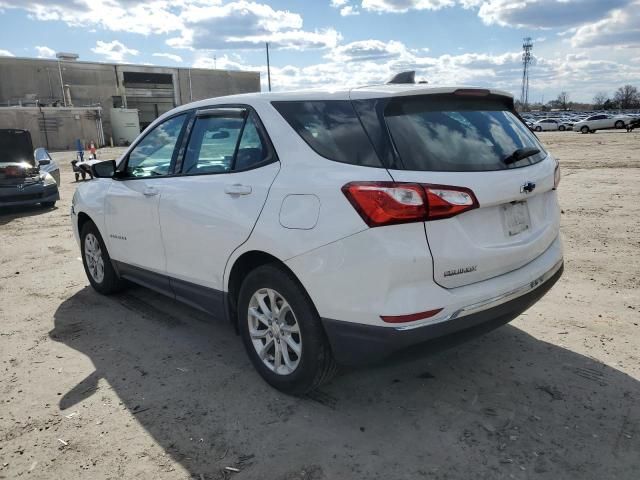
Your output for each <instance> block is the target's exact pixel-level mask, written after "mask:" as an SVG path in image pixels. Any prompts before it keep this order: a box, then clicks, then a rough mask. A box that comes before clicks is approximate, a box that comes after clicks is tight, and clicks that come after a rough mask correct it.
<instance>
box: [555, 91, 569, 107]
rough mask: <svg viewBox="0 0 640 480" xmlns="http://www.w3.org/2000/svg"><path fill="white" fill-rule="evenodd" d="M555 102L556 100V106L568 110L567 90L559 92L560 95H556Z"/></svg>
mask: <svg viewBox="0 0 640 480" xmlns="http://www.w3.org/2000/svg"><path fill="white" fill-rule="evenodd" d="M556 102H557V104H558V106H559V107H560V108H561V109H562V110H568V109H569V94H568V93H567V92H560V95H558V98H557V99H556Z"/></svg>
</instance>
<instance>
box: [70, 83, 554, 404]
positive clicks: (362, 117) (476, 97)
mask: <svg viewBox="0 0 640 480" xmlns="http://www.w3.org/2000/svg"><path fill="white" fill-rule="evenodd" d="M93 170H94V172H93V173H94V174H95V177H96V180H95V181H91V182H88V183H87V184H82V185H80V186H79V187H78V189H77V191H76V194H75V195H74V199H73V206H72V212H71V213H72V215H71V218H72V222H73V228H74V231H75V235H76V238H77V240H78V241H79V244H80V248H81V250H82V259H83V262H84V266H85V270H86V273H87V276H88V278H89V281H90V282H91V284H92V285H93V287H94V288H95V289H96V290H97V291H98V292H100V293H104V294H108V293H111V292H114V291H117V290H119V289H120V288H122V287H123V286H124V285H125V282H124V280H125V279H126V280H130V281H133V282H135V283H139V284H142V285H145V286H147V287H150V288H153V289H155V290H157V291H159V292H162V293H165V294H167V295H169V296H171V297H174V298H176V299H178V300H181V301H183V302H186V303H188V304H190V305H193V306H196V307H198V308H201V309H203V310H205V311H207V312H211V313H212V314H218V315H220V316H221V317H224V318H226V319H227V320H228V321H230V322H231V323H232V324H233V325H235V326H236V328H237V329H238V331H239V333H240V335H241V336H242V339H243V341H244V344H245V346H246V349H247V352H248V354H249V356H250V358H251V360H252V362H253V364H254V365H255V367H256V369H257V370H258V371H259V372H260V374H261V375H262V376H263V377H264V379H265V380H266V381H267V382H269V383H270V384H271V385H273V386H274V387H276V388H278V389H281V390H283V391H286V392H289V393H302V392H306V391H308V390H311V389H313V388H315V387H317V386H318V385H319V384H321V383H322V382H324V381H326V380H327V379H329V378H330V377H331V375H332V374H333V372H334V371H335V369H336V365H337V364H348V365H357V364H364V363H369V362H372V361H376V360H381V359H384V358H386V357H388V356H389V355H391V354H392V353H394V352H396V351H399V350H402V349H404V348H405V347H408V346H412V345H416V344H423V343H424V342H426V341H428V340H432V339H434V338H437V337H441V336H444V335H448V334H451V333H454V332H457V331H461V330H465V331H467V332H477V331H481V330H482V331H483V330H486V329H488V328H493V327H496V326H498V325H501V324H503V323H506V322H508V321H510V320H512V319H513V318H515V317H516V316H518V315H519V314H520V313H521V312H522V311H524V310H525V309H527V308H528V307H529V306H530V305H532V304H533V303H534V302H536V301H537V300H538V299H540V298H541V297H542V296H543V295H544V294H545V292H546V291H547V290H548V289H549V288H551V286H552V285H553V284H554V283H555V282H556V280H557V279H558V278H559V277H560V275H561V273H562V268H563V257H562V244H561V239H560V236H559V224H560V214H559V207H558V198H557V193H556V187H557V186H558V181H559V169H558V162H557V161H556V160H555V159H554V158H553V157H552V156H551V155H550V154H548V153H547V152H546V151H545V149H544V148H543V146H542V145H541V144H540V143H539V141H538V140H537V139H536V137H535V136H534V135H533V134H532V133H531V132H530V131H529V129H528V128H527V127H526V125H525V124H524V123H523V122H522V121H521V120H520V119H519V117H518V116H517V114H516V113H515V111H514V109H513V99H512V97H511V96H510V95H509V94H507V93H504V92H500V91H496V90H481V89H468V88H458V89H456V88H428V87H425V86H423V85H385V86H378V87H365V88H356V89H351V90H345V91H331V92H317V91H315V92H294V93H263V94H246V95H237V96H230V97H222V98H214V99H209V100H203V101H199V102H196V103H192V104H189V105H184V106H181V107H178V108H176V109H174V110H172V111H171V112H168V113H167V114H165V115H163V116H162V117H160V118H158V119H157V120H156V121H155V122H154V123H153V124H152V125H151V126H149V128H147V129H146V130H145V131H144V132H143V133H142V134H141V135H140V137H139V138H138V139H137V140H136V142H134V143H133V144H132V145H131V147H130V148H129V149H128V151H127V152H126V153H125V154H124V156H123V157H122V158H120V160H119V161H118V162H115V161H111V162H102V163H98V164H97V165H95V166H94V167H93Z"/></svg>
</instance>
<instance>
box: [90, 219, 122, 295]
mask: <svg viewBox="0 0 640 480" xmlns="http://www.w3.org/2000/svg"><path fill="white" fill-rule="evenodd" d="M80 251H81V252H82V265H83V266H84V272H85V273H86V274H87V278H88V279H89V282H90V283H91V286H92V287H93V288H94V289H95V290H96V291H97V292H99V293H101V294H103V295H109V294H111V293H116V292H119V291H120V290H122V289H123V288H124V287H125V286H126V282H125V280H123V279H121V278H120V277H118V274H117V273H116V271H115V270H114V268H113V265H112V264H111V258H110V257H109V252H107V247H106V246H105V244H104V241H103V240H102V236H101V235H100V232H99V231H98V227H96V225H95V224H94V223H93V222H92V221H88V222H86V223H85V224H84V225H83V227H82V231H81V232H80Z"/></svg>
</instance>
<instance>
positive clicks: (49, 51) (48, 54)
mask: <svg viewBox="0 0 640 480" xmlns="http://www.w3.org/2000/svg"><path fill="white" fill-rule="evenodd" d="M35 49H36V52H38V58H53V57H55V56H56V51H55V50H54V49H53V48H49V47H43V46H37V47H35Z"/></svg>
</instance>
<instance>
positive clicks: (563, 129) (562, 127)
mask: <svg viewBox="0 0 640 480" xmlns="http://www.w3.org/2000/svg"><path fill="white" fill-rule="evenodd" d="M558 130H560V131H561V132H564V131H565V130H566V127H565V126H564V125H560V126H559V127H558Z"/></svg>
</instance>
